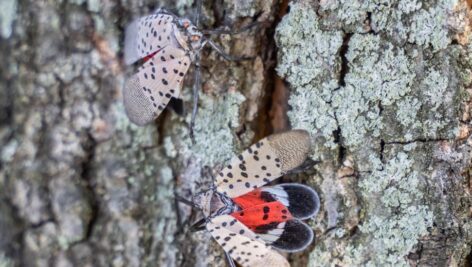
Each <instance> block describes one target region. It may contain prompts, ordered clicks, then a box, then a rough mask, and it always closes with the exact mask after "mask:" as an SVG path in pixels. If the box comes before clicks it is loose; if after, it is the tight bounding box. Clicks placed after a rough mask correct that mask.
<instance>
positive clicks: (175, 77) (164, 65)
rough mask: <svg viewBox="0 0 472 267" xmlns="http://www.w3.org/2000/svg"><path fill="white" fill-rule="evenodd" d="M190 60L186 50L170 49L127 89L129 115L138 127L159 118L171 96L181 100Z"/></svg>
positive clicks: (158, 55)
mask: <svg viewBox="0 0 472 267" xmlns="http://www.w3.org/2000/svg"><path fill="white" fill-rule="evenodd" d="M189 65H190V58H189V57H188V56H187V55H185V51H184V50H182V49H178V48H174V47H170V46H169V47H167V48H164V49H162V50H160V51H159V52H158V53H156V54H155V55H154V56H153V57H152V58H151V59H150V60H148V61H147V62H145V63H144V64H143V66H141V67H140V68H139V70H138V73H136V74H135V75H133V76H131V77H130V78H129V79H128V80H127V81H126V83H125V86H124V89H123V101H124V105H125V109H126V114H127V115H128V117H129V119H130V120H131V121H132V122H133V123H135V124H137V125H145V124H147V123H149V122H151V121H152V120H154V119H155V118H157V116H159V114H160V113H161V112H162V110H164V108H165V107H166V105H167V103H168V102H169V100H170V98H171V97H178V96H179V94H180V89H181V87H182V83H183V80H184V76H185V73H186V72H187V70H188V68H189Z"/></svg>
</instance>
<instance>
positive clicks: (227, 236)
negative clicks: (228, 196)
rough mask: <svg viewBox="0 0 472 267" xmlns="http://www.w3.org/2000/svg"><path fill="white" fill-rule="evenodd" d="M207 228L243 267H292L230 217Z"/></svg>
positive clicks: (215, 221) (209, 223) (215, 220)
mask: <svg viewBox="0 0 472 267" xmlns="http://www.w3.org/2000/svg"><path fill="white" fill-rule="evenodd" d="M206 228H207V230H208V231H209V232H210V233H211V235H212V236H213V238H215V240H216V241H217V242H218V244H220V245H221V246H222V247H223V249H224V250H225V251H226V252H227V253H228V254H229V255H230V256H231V258H232V259H234V260H235V261H236V262H238V263H239V264H240V265H241V266H243V267H252V266H270V267H288V266H290V264H289V263H288V262H287V260H286V259H285V258H284V257H283V256H282V255H280V254H279V253H277V252H276V251H275V250H273V249H271V247H270V245H267V244H266V243H265V242H264V241H262V239H260V238H259V237H258V236H257V235H256V234H254V233H253V232H252V231H251V230H250V229H249V228H247V227H246V226H245V225H244V224H242V223H241V222H239V221H238V220H236V219H235V218H234V217H232V216H230V215H220V216H217V217H215V218H213V219H211V220H210V221H209V222H208V223H207V225H206Z"/></svg>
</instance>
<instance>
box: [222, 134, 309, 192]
mask: <svg viewBox="0 0 472 267" xmlns="http://www.w3.org/2000/svg"><path fill="white" fill-rule="evenodd" d="M309 151H310V137H309V134H308V132H306V131H304V130H292V131H288V132H284V133H279V134H274V135H271V136H268V137H266V138H264V139H262V140H260V141H259V142H257V143H256V144H254V145H252V146H251V147H249V148H248V149H246V150H245V151H243V152H242V153H241V154H240V155H239V156H237V157H235V158H233V159H232V160H231V162H230V163H229V165H228V166H227V167H225V168H224V169H223V170H221V172H220V173H219V174H218V175H217V177H216V188H217V191H218V192H220V193H224V194H226V195H227V196H229V197H231V198H235V197H238V196H240V195H243V194H245V193H247V192H250V191H252V190H254V189H255V188H258V187H261V186H263V185H265V184H266V183H268V182H270V181H272V180H274V179H276V178H278V177H280V176H281V175H283V174H284V173H286V172H287V171H289V170H291V169H293V168H295V167H298V166H300V165H301V164H302V163H303V162H304V161H305V160H306V158H307V156H308V153H309Z"/></svg>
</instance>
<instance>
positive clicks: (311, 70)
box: [276, 4, 343, 146]
mask: <svg viewBox="0 0 472 267" xmlns="http://www.w3.org/2000/svg"><path fill="white" fill-rule="evenodd" d="M276 40H277V45H278V46H279V49H280V50H279V64H278V66H277V72H278V74H279V75H280V76H282V77H284V78H285V79H287V81H288V82H290V84H291V85H292V87H293V88H294V91H293V94H292V96H291V97H290V100H289V104H290V105H291V106H292V108H293V109H292V111H290V112H289V113H288V116H289V118H290V120H291V123H292V127H293V128H299V129H307V130H308V131H310V132H311V133H312V135H314V136H316V137H322V140H320V141H321V142H323V143H326V145H327V146H334V139H333V136H332V133H333V131H335V130H336V129H337V124H336V119H335V116H334V113H333V110H332V108H331V106H330V105H329V104H328V103H329V101H331V99H330V98H331V94H332V91H334V90H336V89H337V88H338V87H339V86H338V84H337V77H335V75H336V71H335V70H336V69H339V67H340V60H339V58H337V53H338V50H339V49H340V47H341V45H342V42H343V38H342V32H341V31H330V32H323V31H322V30H321V29H320V28H319V25H318V16H317V14H316V12H314V11H313V10H311V9H310V8H307V7H305V6H304V5H300V4H292V5H291V12H290V13H289V14H288V15H287V16H285V17H284V19H283V20H282V22H281V23H280V25H279V26H278V27H277V33H276Z"/></svg>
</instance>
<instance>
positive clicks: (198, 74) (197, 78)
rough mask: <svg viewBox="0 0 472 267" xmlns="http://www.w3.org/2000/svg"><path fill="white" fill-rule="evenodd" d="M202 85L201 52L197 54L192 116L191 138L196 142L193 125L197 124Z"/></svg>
mask: <svg viewBox="0 0 472 267" xmlns="http://www.w3.org/2000/svg"><path fill="white" fill-rule="evenodd" d="M200 87H201V72H200V53H197V54H196V55H195V76H194V81H193V87H192V88H193V108H192V118H191V120H190V138H191V139H192V143H193V144H195V136H194V135H193V127H194V126H195V118H196V117H197V111H198V93H199V91H200Z"/></svg>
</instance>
